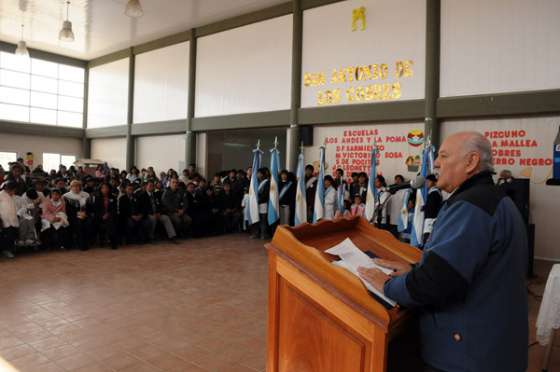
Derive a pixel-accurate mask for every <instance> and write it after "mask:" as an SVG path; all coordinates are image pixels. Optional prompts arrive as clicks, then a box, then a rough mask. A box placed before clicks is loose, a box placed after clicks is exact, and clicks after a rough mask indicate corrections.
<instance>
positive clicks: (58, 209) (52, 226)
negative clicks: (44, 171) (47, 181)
mask: <svg viewBox="0 0 560 372" xmlns="http://www.w3.org/2000/svg"><path fill="white" fill-rule="evenodd" d="M41 209H42V215H41V216H42V220H41V225H42V229H41V232H43V236H45V237H46V239H45V240H46V242H47V243H46V245H47V247H49V248H53V247H54V248H58V249H64V246H65V245H66V244H67V231H66V230H67V227H68V226H69V223H68V215H67V214H66V205H65V203H64V199H63V198H62V195H61V193H60V190H59V189H53V190H52V191H51V194H50V195H49V197H47V198H45V199H44V200H43V203H42V205H41Z"/></svg>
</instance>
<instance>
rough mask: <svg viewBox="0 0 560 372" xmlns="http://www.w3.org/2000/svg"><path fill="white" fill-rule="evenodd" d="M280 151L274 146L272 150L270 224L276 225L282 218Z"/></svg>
mask: <svg viewBox="0 0 560 372" xmlns="http://www.w3.org/2000/svg"><path fill="white" fill-rule="evenodd" d="M278 173H280V152H279V151H278V149H277V148H276V146H274V148H273V149H272V150H270V193H269V196H270V197H269V199H268V224H269V225H270V226H272V225H274V224H275V223H276V221H278V220H279V219H280V197H279V195H278V185H279V184H280V179H279V178H278Z"/></svg>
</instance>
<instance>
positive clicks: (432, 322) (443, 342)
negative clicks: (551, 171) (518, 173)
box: [384, 172, 528, 372]
mask: <svg viewBox="0 0 560 372" xmlns="http://www.w3.org/2000/svg"><path fill="white" fill-rule="evenodd" d="M526 265H527V237H526V230H525V226H524V224H523V221H522V219H521V215H520V214H519V212H518V210H517V209H516V207H515V205H514V203H513V202H512V200H511V199H510V198H509V197H507V196H505V194H503V193H502V192H501V191H500V190H499V189H498V188H497V187H495V186H494V184H493V181H492V176H491V173H489V172H483V173H479V174H477V175H475V176H473V177H471V178H470V179H468V180H467V181H465V182H464V183H463V185H461V186H460V187H459V188H458V189H457V190H456V191H455V192H454V193H453V195H452V196H451V197H450V198H449V199H448V200H447V201H446V202H445V204H444V206H443V207H442V209H441V211H440V213H439V215H438V217H437V220H436V222H435V225H434V230H433V232H432V235H431V237H430V239H429V240H428V242H427V243H426V246H425V248H424V252H423V256H422V260H421V262H420V264H419V265H417V266H416V267H415V268H413V269H412V271H410V272H409V273H408V274H406V275H402V276H400V277H396V278H394V279H391V280H390V281H388V282H387V283H386V284H385V288H384V289H385V294H386V295H387V296H389V297H390V298H392V299H394V300H396V301H397V302H398V303H399V304H401V305H403V306H407V307H419V308H420V311H421V313H420V333H421V342H422V357H423V359H424V361H425V362H426V363H427V364H429V365H431V366H432V367H435V368H437V369H441V370H443V371H465V372H466V371H468V372H486V371H487V372H497V371H500V372H521V371H525V370H526V369H527V344H528V320H527V317H528V310H527V291H526V285H525V273H526V272H527V270H526Z"/></svg>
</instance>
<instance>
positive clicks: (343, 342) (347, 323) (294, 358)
mask: <svg viewBox="0 0 560 372" xmlns="http://www.w3.org/2000/svg"><path fill="white" fill-rule="evenodd" d="M347 237H349V238H350V239H352V241H353V242H354V243H355V244H356V245H357V246H358V247H359V248H360V249H362V250H364V251H371V252H372V253H373V254H375V255H376V256H378V257H381V258H385V259H391V260H398V261H403V262H409V263H416V262H418V261H419V260H420V256H421V252H420V251H419V250H418V249H416V248H413V247H411V246H409V245H407V244H404V243H401V242H399V241H398V240H397V239H395V238H394V237H393V236H392V235H391V234H390V233H389V232H387V231H384V230H379V229H376V228H374V227H373V226H371V225H370V224H368V223H367V221H366V220H365V219H363V218H358V217H356V218H351V219H347V218H343V219H339V220H336V221H334V222H333V221H321V222H319V223H317V224H315V225H310V224H304V225H300V226H298V227H295V228H292V227H288V226H279V227H278V228H277V230H276V233H275V234H274V237H273V239H272V242H271V243H270V244H267V245H266V247H267V249H268V264H269V287H268V288H269V289H268V291H269V294H268V295H269V297H268V340H267V342H268V345H267V354H268V355H267V369H266V370H267V372H358V371H359V372H382V371H386V370H387V364H388V362H387V360H388V352H389V349H390V348H391V347H392V343H390V342H391V340H392V339H393V338H395V337H396V336H397V335H399V334H401V333H403V332H402V331H404V330H406V329H407V328H408V324H409V323H410V322H409V320H411V319H412V318H413V316H412V315H413V314H412V312H411V311H408V310H405V309H399V308H398V307H395V308H392V309H387V308H386V307H385V306H384V305H383V304H381V303H379V302H378V301H376V300H375V299H374V298H373V297H372V296H371V295H370V293H369V292H368V291H367V290H366V288H365V287H364V285H363V284H362V283H361V281H360V280H359V279H358V278H357V277H356V276H354V275H353V274H352V273H350V272H348V271H347V270H345V269H343V268H340V267H338V266H335V265H333V264H332V263H331V262H332V261H333V260H334V259H337V257H334V256H330V255H328V254H326V253H324V252H323V251H324V250H326V249H328V248H330V247H332V246H334V245H336V244H338V243H339V242H341V241H342V240H344V239H346V238H347ZM405 357H406V356H405Z"/></svg>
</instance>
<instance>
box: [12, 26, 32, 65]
mask: <svg viewBox="0 0 560 372" xmlns="http://www.w3.org/2000/svg"><path fill="white" fill-rule="evenodd" d="M15 54H16V56H19V57H24V58H29V51H28V50H27V45H26V44H25V41H23V24H22V25H21V39H20V40H19V42H18V44H17V48H16V52H15Z"/></svg>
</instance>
